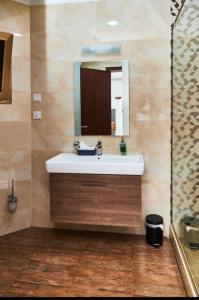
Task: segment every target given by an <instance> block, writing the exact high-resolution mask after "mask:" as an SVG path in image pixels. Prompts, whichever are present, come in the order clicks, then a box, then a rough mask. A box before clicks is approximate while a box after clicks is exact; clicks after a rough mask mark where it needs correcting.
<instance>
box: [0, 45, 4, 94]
mask: <svg viewBox="0 0 199 300" xmlns="http://www.w3.org/2000/svg"><path fill="white" fill-rule="evenodd" d="M4 48H5V41H3V40H0V92H1V90H2V78H3V59H4Z"/></svg>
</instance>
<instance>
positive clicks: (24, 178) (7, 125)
mask: <svg viewBox="0 0 199 300" xmlns="http://www.w3.org/2000/svg"><path fill="white" fill-rule="evenodd" d="M0 31H2V32H10V33H13V32H15V33H20V34H22V36H21V37H14V42H13V60H12V87H13V91H12V97H13V102H12V104H1V105H0V141H1V142H0V235H2V234H6V233H9V232H13V231H16V230H19V229H22V228H26V227H29V226H30V225H31V214H32V213H31V206H32V205H31V101H30V97H31V80H30V75H31V74H30V8H29V7H28V6H26V5H22V4H19V3H16V2H13V1H8V0H1V1H0ZM12 178H15V180H16V196H17V197H18V210H17V212H15V213H14V214H10V213H9V212H8V209H7V196H8V182H9V181H10V180H11V179H12Z"/></svg>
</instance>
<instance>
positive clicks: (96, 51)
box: [82, 44, 121, 55]
mask: <svg viewBox="0 0 199 300" xmlns="http://www.w3.org/2000/svg"><path fill="white" fill-rule="evenodd" d="M120 51H121V46H120V44H112V45H92V46H86V47H84V48H83V49H82V54H83V55H104V54H111V55H114V54H120Z"/></svg>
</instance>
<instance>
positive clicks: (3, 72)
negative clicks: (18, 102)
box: [0, 32, 13, 104]
mask: <svg viewBox="0 0 199 300" xmlns="http://www.w3.org/2000/svg"><path fill="white" fill-rule="evenodd" d="M12 44H13V35H12V34H10V33H4V32H0V104H1V103H2V104H8V103H12V76H11V65H12Z"/></svg>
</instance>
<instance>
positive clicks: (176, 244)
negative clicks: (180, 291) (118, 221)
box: [170, 224, 199, 297]
mask: <svg viewBox="0 0 199 300" xmlns="http://www.w3.org/2000/svg"><path fill="white" fill-rule="evenodd" d="M170 239H171V243H172V246H173V250H174V253H175V256H176V259H177V263H178V266H179V269H180V272H181V276H182V279H183V283H184V286H185V289H186V292H187V295H188V296H189V297H198V296H199V293H198V291H197V288H196V285H195V283H194V280H193V277H192V275H191V272H190V269H189V265H188V262H187V259H186V257H185V255H184V253H183V250H182V246H181V244H180V241H179V239H178V237H177V234H176V232H175V229H174V226H173V225H172V224H171V225H170Z"/></svg>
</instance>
